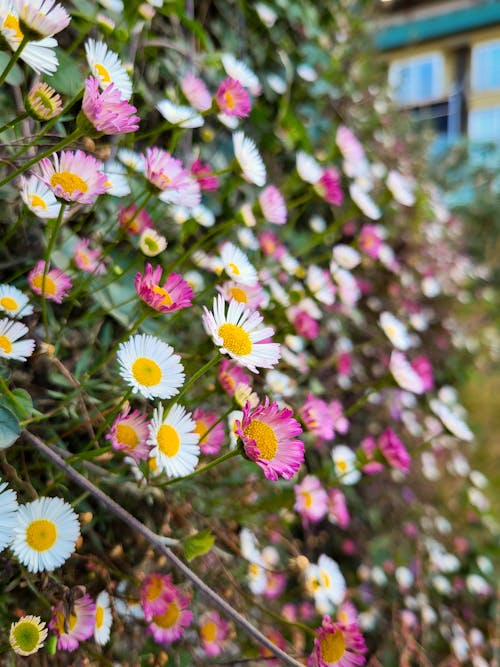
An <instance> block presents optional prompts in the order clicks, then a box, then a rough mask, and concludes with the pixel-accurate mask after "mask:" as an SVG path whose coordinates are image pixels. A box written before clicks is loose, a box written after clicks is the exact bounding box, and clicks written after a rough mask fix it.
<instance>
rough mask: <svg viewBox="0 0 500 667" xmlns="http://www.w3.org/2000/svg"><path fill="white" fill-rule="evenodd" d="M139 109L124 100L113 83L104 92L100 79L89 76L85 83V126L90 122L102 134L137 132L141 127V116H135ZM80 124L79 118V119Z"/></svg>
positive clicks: (83, 107)
mask: <svg viewBox="0 0 500 667" xmlns="http://www.w3.org/2000/svg"><path fill="white" fill-rule="evenodd" d="M136 111H137V109H136V108H135V107H134V106H132V105H131V104H129V103H128V102H127V100H123V99H122V94H121V91H120V89H119V88H116V87H115V85H114V84H113V83H112V84H110V85H109V86H108V87H107V88H105V89H104V90H103V91H102V92H101V91H100V90H99V79H96V77H94V76H89V78H88V79H87V80H86V81H85V92H84V94H83V102H82V112H81V113H82V114H83V116H84V119H83V126H85V125H86V124H87V123H86V122H85V121H88V123H90V125H92V127H94V128H95V129H96V130H97V131H98V132H100V133H102V134H127V133H128V132H135V131H136V130H137V129H138V127H139V121H140V118H139V116H134V115H133V114H135V112H136ZM77 122H78V118H77Z"/></svg>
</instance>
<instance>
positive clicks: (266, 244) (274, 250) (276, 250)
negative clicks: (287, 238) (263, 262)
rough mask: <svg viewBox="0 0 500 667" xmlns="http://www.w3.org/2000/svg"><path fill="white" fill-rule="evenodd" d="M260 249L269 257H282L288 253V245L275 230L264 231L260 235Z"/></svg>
mask: <svg viewBox="0 0 500 667" xmlns="http://www.w3.org/2000/svg"><path fill="white" fill-rule="evenodd" d="M259 245H260V249H261V250H262V252H263V253H264V255H267V256H268V257H274V259H278V260H279V259H281V258H282V257H283V255H284V254H285V253H286V247H285V246H284V245H283V244H282V243H281V242H280V240H279V238H278V237H277V236H276V234H275V233H274V232H271V231H264V232H262V233H261V234H260V235H259Z"/></svg>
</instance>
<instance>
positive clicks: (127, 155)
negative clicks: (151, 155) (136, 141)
mask: <svg viewBox="0 0 500 667" xmlns="http://www.w3.org/2000/svg"><path fill="white" fill-rule="evenodd" d="M117 155H118V159H119V160H120V162H122V163H123V164H124V165H125V166H126V167H128V168H129V169H132V171H137V172H138V173H139V174H143V173H144V172H145V171H146V163H145V162H144V157H143V155H142V154H141V153H136V152H135V151H131V150H129V149H128V148H120V150H119V151H118V153H117Z"/></svg>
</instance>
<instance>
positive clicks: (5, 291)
mask: <svg viewBox="0 0 500 667" xmlns="http://www.w3.org/2000/svg"><path fill="white" fill-rule="evenodd" d="M0 310H4V311H5V312H6V313H7V315H9V317H15V318H16V319H18V318H20V317H26V316H27V315H31V314H32V313H33V306H30V305H29V299H28V297H27V296H26V294H24V292H21V290H20V289H17V287H14V286H12V285H0Z"/></svg>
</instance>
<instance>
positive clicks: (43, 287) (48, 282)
mask: <svg viewBox="0 0 500 667" xmlns="http://www.w3.org/2000/svg"><path fill="white" fill-rule="evenodd" d="M32 282H33V287H35V288H36V289H38V290H40V292H41V293H42V294H49V295H50V296H54V294H57V285H56V283H55V282H54V281H53V280H52V278H51V277H50V276H49V275H46V276H45V280H44V279H43V273H39V274H38V275H36V276H35V277H34V278H33V281H32Z"/></svg>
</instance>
